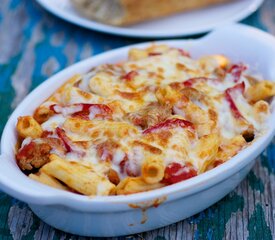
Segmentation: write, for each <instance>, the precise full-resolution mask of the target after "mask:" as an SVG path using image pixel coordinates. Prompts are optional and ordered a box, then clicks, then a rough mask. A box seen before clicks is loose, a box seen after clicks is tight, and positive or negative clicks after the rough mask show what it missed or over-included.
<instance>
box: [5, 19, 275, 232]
mask: <svg viewBox="0 0 275 240" xmlns="http://www.w3.org/2000/svg"><path fill="white" fill-rule="evenodd" d="M248 42H249V44H247V43H248ZM157 43H165V44H167V45H169V46H173V47H179V48H184V49H186V50H187V51H189V52H190V53H191V55H192V56H193V57H194V58H196V57H199V56H202V55H207V54H224V55H226V56H227V57H229V58H230V59H231V60H232V61H234V62H245V63H247V64H248V65H249V66H250V68H251V69H252V70H254V71H255V72H258V73H261V74H262V75H263V77H264V78H266V79H270V80H272V79H275V70H274V68H273V66H274V65H275V39H274V38H273V37H272V36H270V35H268V34H266V33H264V32H262V31H259V30H256V29H254V28H251V27H247V26H244V25H240V24H235V25H228V26H226V27H222V28H219V29H217V30H216V31H214V32H212V33H210V34H209V35H207V36H206V37H203V38H201V39H198V40H175V41H162V42H157ZM150 44H151V43H143V44H138V45H134V46H129V47H124V48H120V49H117V50H113V51H110V52H107V53H103V54H101V55H98V56H95V57H92V58H90V59H87V60H85V61H82V62H80V63H78V64H75V65H73V66H72V67H69V68H67V69H65V70H64V71H62V72H60V73H58V74H56V75H55V76H53V77H51V78H50V79H49V80H47V81H46V82H44V83H43V84H41V85H40V86H39V87H38V88H37V89H35V90H34V91H33V92H32V93H31V94H29V96H28V97H27V98H26V99H25V100H24V101H23V102H22V103H21V104H20V105H19V106H18V107H17V109H16V110H15V111H14V112H13V114H12V115H11V117H10V119H9V121H8V123H7V124H6V126H5V129H4V132H3V135H2V139H1V140H2V141H1V157H0V158H1V168H0V188H1V189H2V190H3V191H5V192H6V193H8V194H10V195H11V196H13V197H15V198H17V199H19V200H21V201H24V202H26V203H28V204H29V206H30V208H31V209H32V210H33V211H34V213H35V214H36V215H38V216H39V217H40V218H41V219H42V220H44V221H45V222H46V223H48V224H49V225H52V226H54V227H55V228H58V229H61V230H63V231H66V232H70V233H73V234H78V235H83V236H100V237H107V236H119V235H127V234H133V233H138V232H143V231H148V230H151V229H154V228H159V227H162V226H165V225H168V224H171V223H174V222H177V221H179V220H182V219H184V218H187V217H189V216H191V215H193V214H196V213H198V212H200V211H202V210H203V209H205V208H207V207H209V206H210V205H212V204H213V203H215V202H217V201H218V200H220V199H221V198H222V197H224V196H225V195H226V194H227V193H229V192H230V191H231V190H233V189H234V188H235V187H236V186H237V185H238V184H239V182H240V181H241V180H242V179H243V178H244V177H245V176H246V174H247V173H248V172H249V170H250V169H251V168H252V166H253V164H254V162H255V158H256V157H257V156H258V155H259V154H260V153H261V151H263V150H264V148H265V147H266V146H267V145H268V143H269V142H270V141H271V140H272V137H273V135H274V133H275V124H274V121H275V109H274V104H275V101H274V100H273V102H272V103H271V116H270V118H269V120H268V122H267V125H268V126H267V129H268V131H267V132H266V133H265V134H264V135H263V136H262V137H260V138H258V140H257V141H256V142H255V143H254V144H252V145H251V146H249V147H247V148H246V149H244V150H243V151H241V152H240V153H239V154H237V155H236V156H235V157H233V158H232V159H231V160H229V161H227V162H226V163H224V164H222V165H221V166H219V167H217V168H215V169H212V170H210V171H208V172H206V173H203V174H201V175H199V176H197V177H194V178H191V179H189V180H186V181H183V182H180V183H177V184H174V185H171V186H167V187H164V188H161V189H157V190H153V191H149V192H143V193H138V194H133V195H128V196H123V195H121V196H107V197H87V196H82V195H77V194H73V193H70V192H65V191H61V190H58V189H54V188H51V187H48V186H46V185H42V184H40V183H38V182H35V181H33V180H31V179H29V178H27V177H26V176H25V175H24V174H23V173H22V172H21V170H20V169H19V167H18V166H17V164H16V161H15V157H14V146H15V144H16V142H17V135H16V131H15V125H16V122H17V118H18V116H22V115H26V114H31V113H32V112H33V111H34V110H35V108H36V107H37V106H38V105H39V104H41V103H42V102H43V101H44V100H45V99H46V98H47V97H49V96H50V95H51V94H52V93H53V92H54V91H55V90H56V89H57V88H58V87H60V86H61V85H62V84H63V83H64V82H65V81H66V80H67V79H68V78H69V77H71V76H72V75H74V74H76V73H85V72H87V71H88V70H90V69H91V68H92V67H94V66H97V65H99V64H103V63H115V62H118V61H121V60H124V59H126V57H127V53H128V50H129V49H130V48H132V47H138V48H144V47H146V46H148V45H150ZM255 50H256V51H255Z"/></svg>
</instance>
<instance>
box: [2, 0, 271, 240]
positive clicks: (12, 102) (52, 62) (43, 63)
mask: <svg viewBox="0 0 275 240" xmlns="http://www.w3.org/2000/svg"><path fill="white" fill-rule="evenodd" d="M243 22H244V23H246V24H249V25H252V26H256V27H259V28H261V29H263V30H265V31H268V32H270V33H272V34H275V1H274V0H266V1H265V3H264V4H263V6H262V7H261V8H260V9H259V10H258V11H257V12H256V13H254V14H253V15H252V16H250V17H249V18H247V19H245V20H244V21H243ZM140 41H141V40H137V39H127V38H123V37H115V36H111V35H107V34H101V33H97V32H93V31H88V30H85V29H81V28H78V27H76V26H74V25H71V24H69V23H67V22H64V21H62V20H60V19H57V18H56V17H54V16H52V15H51V14H49V13H47V12H46V11H45V10H43V9H42V8H41V7H40V6H38V5H37V4H36V3H35V1H34V0H1V4H0V106H1V120H0V132H2V130H3V127H4V125H5V123H6V121H7V119H8V117H9V114H10V113H11V112H12V110H13V109H14V108H15V107H16V105H17V104H18V103H20V101H21V100H22V99H23V98H24V97H25V96H26V95H27V94H28V92H30V91H31V90H32V89H33V88H35V87H36V86H37V85H39V84H40V83H41V82H43V81H44V80H46V79H47V78H48V77H49V76H51V75H52V74H54V73H56V72H58V71H59V70H61V69H63V68H65V67H67V66H69V65H71V64H73V63H74V62H77V61H79V60H82V59H85V58H88V57H90V56H92V55H95V54H98V53H100V52H104V51H106V50H109V49H112V48H117V47H120V46H124V45H128V44H132V43H136V42H140ZM273 167H275V141H273V143H271V145H270V146H269V147H268V148H267V149H266V150H265V151H264V153H263V154H262V155H261V156H260V157H259V161H258V162H257V164H256V165H255V167H254V168H253V170H252V171H251V172H250V173H249V175H248V176H247V178H246V179H245V180H244V181H243V182H242V183H241V184H240V186H239V187H238V188H237V189H236V190H234V191H233V192H231V193H230V194H229V195H227V196H226V197H225V198H224V199H222V200H221V201H219V202H218V203H217V204H215V205H214V206H212V207H210V208H208V209H207V210H205V211H203V212H201V213H200V214H197V215H196V216H193V217H191V218H189V219H186V220H184V221H181V222H178V223H176V224H173V225H170V226H168V227H165V228H161V229H157V230H155V231H151V232H146V233H142V234H138V235H134V236H128V237H124V238H117V239H150V240H151V239H152V240H165V239H167V240H168V239H251V240H252V239H255V240H259V239H275V219H274V217H275V170H274V168H273ZM0 239H45V240H46V239H85V238H83V237H78V236H72V235H69V234H66V233H63V232H61V231H58V230H55V229H53V228H51V227H50V226H48V225H47V224H45V223H43V222H42V221H40V220H39V219H38V218H37V217H36V216H35V215H34V214H33V213H32V212H31V210H30V209H29V208H28V206H27V205H26V204H24V203H22V202H19V201H17V200H15V199H13V198H11V197H9V196H7V195H6V194H4V193H0Z"/></svg>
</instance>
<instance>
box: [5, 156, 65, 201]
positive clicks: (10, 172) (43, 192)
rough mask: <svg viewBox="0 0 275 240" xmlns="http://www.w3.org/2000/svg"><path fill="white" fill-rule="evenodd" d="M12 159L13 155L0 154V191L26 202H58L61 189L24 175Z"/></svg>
mask: <svg viewBox="0 0 275 240" xmlns="http://www.w3.org/2000/svg"><path fill="white" fill-rule="evenodd" d="M13 159H14V157H13V156H12V157H11V156H8V155H5V154H1V155H0V191H3V192H5V193H7V194H8V195H11V196H12V197H15V198H17V199H19V200H21V201H24V202H26V203H33V204H53V203H56V202H58V199H59V198H60V196H61V195H62V191H60V190H58V189H52V188H50V187H48V186H47V185H44V184H41V183H39V182H35V181H34V180H32V179H30V178H28V177H26V175H25V174H24V173H23V172H22V171H21V170H20V169H19V167H18V166H17V164H16V162H15V160H13Z"/></svg>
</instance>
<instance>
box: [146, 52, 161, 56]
mask: <svg viewBox="0 0 275 240" xmlns="http://www.w3.org/2000/svg"><path fill="white" fill-rule="evenodd" d="M148 55H149V56H150V57H153V56H159V55H162V53H160V52H150V53H149V54H148Z"/></svg>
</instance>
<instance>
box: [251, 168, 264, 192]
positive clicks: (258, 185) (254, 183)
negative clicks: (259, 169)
mask: <svg viewBox="0 0 275 240" xmlns="http://www.w3.org/2000/svg"><path fill="white" fill-rule="evenodd" d="M247 180H248V183H249V186H250V187H251V188H252V189H253V190H256V191H260V193H263V192H264V184H263V182H262V180H261V179H260V178H258V177H257V176H256V175H255V174H254V172H253V171H250V173H249V174H248V176H247Z"/></svg>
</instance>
